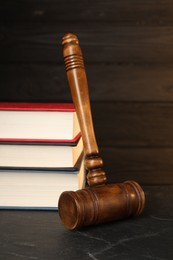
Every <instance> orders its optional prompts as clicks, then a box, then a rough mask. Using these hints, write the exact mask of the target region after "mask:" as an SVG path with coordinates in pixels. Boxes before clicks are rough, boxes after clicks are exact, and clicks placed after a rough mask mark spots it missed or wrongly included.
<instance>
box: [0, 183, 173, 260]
mask: <svg viewBox="0 0 173 260" xmlns="http://www.w3.org/2000/svg"><path fill="white" fill-rule="evenodd" d="M144 190H145V193H146V208H145V211H144V213H143V214H142V215H141V216H140V217H138V218H130V219H126V220H121V221H117V222H114V223H109V224H104V225H99V226H95V227H88V228H84V229H81V230H78V231H69V230H66V229H65V228H64V227H63V225H62V224H61V221H60V219H59V216H58V213H57V212H51V211H12V210H11V211H10V210H9V211H6V210H1V211H0V259H3V260H8V259H18V260H19V259H41V260H44V259H46V260H51V259H60V260H61V259H62V260H66V259H75V260H76V259H94V260H96V259H101V260H102V259H105V260H108V259H118V260H126V259H127V260H135V259H137V260H143V259H154V260H163V259H170V260H172V259H173V186H146V187H145V186H144Z"/></svg>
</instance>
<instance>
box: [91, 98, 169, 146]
mask: <svg viewBox="0 0 173 260" xmlns="http://www.w3.org/2000/svg"><path fill="white" fill-rule="evenodd" d="M92 108H93V120H94V122H95V126H96V136H97V139H98V143H99V144H100V145H101V146H108V147H117V146H120V147H172V146H173V134H172V129H173V105H172V103H140V102H139V103H133V102H132V103H121V102H120V103H110V102H109V103H104V104H102V103H98V104H94V105H93V106H92Z"/></svg>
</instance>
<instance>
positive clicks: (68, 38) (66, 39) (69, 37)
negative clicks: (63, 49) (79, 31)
mask: <svg viewBox="0 0 173 260" xmlns="http://www.w3.org/2000/svg"><path fill="white" fill-rule="evenodd" d="M68 43H75V44H79V40H78V38H77V36H76V35H75V34H73V33H66V34H65V35H64V36H63V38H62V45H63V46H64V45H66V44H68Z"/></svg>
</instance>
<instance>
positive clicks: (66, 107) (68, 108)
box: [0, 102, 75, 112]
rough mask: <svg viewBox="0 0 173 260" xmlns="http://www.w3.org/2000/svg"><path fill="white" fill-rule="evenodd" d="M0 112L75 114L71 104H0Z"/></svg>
mask: <svg viewBox="0 0 173 260" xmlns="http://www.w3.org/2000/svg"><path fill="white" fill-rule="evenodd" d="M0 110H6V111H10V110H11V111H18V110H20V111H60V112H75V107H74V105H73V104H72V103H24V102H23V103H22V102H21V103H20V102H15V103H14V102H0Z"/></svg>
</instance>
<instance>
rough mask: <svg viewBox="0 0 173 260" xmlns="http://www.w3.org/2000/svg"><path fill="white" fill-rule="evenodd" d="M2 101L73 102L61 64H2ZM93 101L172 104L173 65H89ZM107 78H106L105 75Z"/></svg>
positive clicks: (0, 67)
mask: <svg viewBox="0 0 173 260" xmlns="http://www.w3.org/2000/svg"><path fill="white" fill-rule="evenodd" d="M0 71H1V77H0V85H1V97H0V100H1V101H2V100H9V99H10V100H11V101H13V100H18V101H19V100H20V101H22V100H30V101H34V100H41V101H45V100H47V102H48V101H52V102H54V101H61V102H63V101H70V100H71V95H70V91H69V88H68V83H67V80H66V75H65V68H64V65H63V63H62V64H46V63H43V64H32V63H31V64H17V65H16V64H1V65H0ZM86 72H87V78H88V83H89V90H90V97H91V100H92V102H97V101H99V102H105V101H106V102H108V101H131V102H132V101H135V102H137V101H138V102H140V101H141V102H148V101H150V102H152V101H153V102H170V101H171V102H172V101H173V65H171V64H170V65H169V64H168V65H167V64H166V65H164V64H155V65H154V64H143V65H134V64H116V63H113V64H105V63H98V64H93V63H87V64H86ZM104 74H105V75H106V77H105V76H104Z"/></svg>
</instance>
